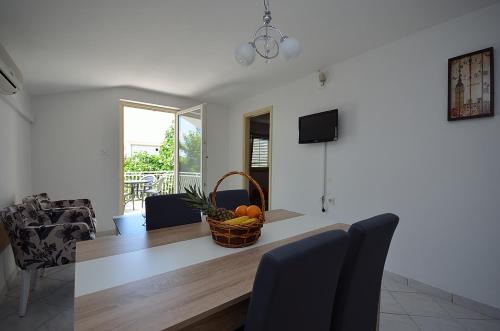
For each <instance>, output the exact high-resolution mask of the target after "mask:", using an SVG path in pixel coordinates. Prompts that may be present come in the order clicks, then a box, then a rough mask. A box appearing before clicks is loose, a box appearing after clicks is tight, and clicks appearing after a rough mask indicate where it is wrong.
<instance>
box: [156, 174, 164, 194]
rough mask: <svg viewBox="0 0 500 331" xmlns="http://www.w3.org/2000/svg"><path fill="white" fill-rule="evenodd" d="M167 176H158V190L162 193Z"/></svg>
mask: <svg viewBox="0 0 500 331" xmlns="http://www.w3.org/2000/svg"><path fill="white" fill-rule="evenodd" d="M165 179H166V178H165V176H160V178H158V181H157V182H156V190H157V191H158V192H159V193H160V194H163V192H164V191H165V188H164V186H165Z"/></svg>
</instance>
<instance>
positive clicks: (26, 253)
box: [13, 222, 91, 269]
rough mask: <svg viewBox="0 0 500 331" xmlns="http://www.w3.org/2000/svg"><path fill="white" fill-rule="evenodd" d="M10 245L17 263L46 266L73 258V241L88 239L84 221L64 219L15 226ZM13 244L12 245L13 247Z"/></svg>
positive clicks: (69, 260)
mask: <svg viewBox="0 0 500 331" xmlns="http://www.w3.org/2000/svg"><path fill="white" fill-rule="evenodd" d="M18 232H19V233H18V234H17V236H16V237H17V240H16V244H15V245H13V249H14V250H17V251H18V253H17V254H15V256H16V259H17V260H18V261H17V262H18V265H19V266H20V267H21V268H23V269H26V268H27V267H34V268H47V267H53V266H57V265H63V264H68V263H71V262H74V261H75V249H76V242H77V241H80V240H87V239H91V232H90V229H89V227H88V225H87V224H86V223H83V222H78V223H64V224H51V225H41V226H27V227H24V228H18ZM14 246H15V247H14Z"/></svg>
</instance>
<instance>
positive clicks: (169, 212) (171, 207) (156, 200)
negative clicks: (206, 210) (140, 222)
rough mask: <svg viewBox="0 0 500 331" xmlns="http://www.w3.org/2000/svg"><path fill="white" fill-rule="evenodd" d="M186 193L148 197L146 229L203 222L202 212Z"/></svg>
mask: <svg viewBox="0 0 500 331" xmlns="http://www.w3.org/2000/svg"><path fill="white" fill-rule="evenodd" d="M185 197H186V195H185V194H168V195H156V196H150V197H147V198H146V230H148V231H149V230H154V229H160V228H166V227H170V226H177V225H184V224H190V223H196V222H201V213H200V211H199V210H196V209H193V208H192V207H191V206H190V205H188V203H187V202H186V201H184V200H183V198H185Z"/></svg>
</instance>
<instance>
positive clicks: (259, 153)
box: [243, 107, 272, 210]
mask: <svg viewBox="0 0 500 331" xmlns="http://www.w3.org/2000/svg"><path fill="white" fill-rule="evenodd" d="M271 132H272V107H267V108H264V109H261V110H258V111H255V112H252V113H248V114H245V115H244V134H245V139H244V144H245V146H244V156H245V157H244V165H243V169H245V172H247V173H248V174H249V175H250V176H251V177H253V178H254V179H255V180H256V181H257V182H258V183H259V184H260V186H261V187H262V190H263V192H264V197H265V199H266V209H267V210H269V208H270V204H271V199H270V197H271V173H272V171H271V169H272V158H271V156H272V134H271ZM245 185H246V188H247V189H248V193H249V195H250V202H251V203H252V204H256V205H259V204H260V201H259V199H260V198H259V192H258V191H257V188H256V187H255V186H254V185H253V184H251V183H247V182H246V181H245Z"/></svg>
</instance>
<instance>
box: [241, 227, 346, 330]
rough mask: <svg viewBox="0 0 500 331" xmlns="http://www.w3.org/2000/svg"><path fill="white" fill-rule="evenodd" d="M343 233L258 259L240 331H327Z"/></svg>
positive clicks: (342, 251) (321, 236) (298, 243)
mask: <svg viewBox="0 0 500 331" xmlns="http://www.w3.org/2000/svg"><path fill="white" fill-rule="evenodd" d="M348 246H349V236H348V234H347V233H346V232H344V231H340V230H337V231H329V232H325V233H321V234H318V235H315V236H312V237H309V238H306V239H303V240H299V241H296V242H294V243H291V244H288V245H285V246H281V247H278V248H276V249H274V250H271V251H269V252H268V253H266V254H264V255H263V256H262V259H261V261H260V264H259V268H258V270H257V275H256V277H255V281H254V284H253V290H252V297H251V299H250V306H249V308H248V315H247V321H246V323H245V331H271V330H287V331H295V330H297V331H299V330H300V331H302V330H315V331H326V330H329V328H330V321H331V312H332V308H333V300H334V298H335V288H336V287H337V279H338V277H339V273H340V270H341V268H342V262H343V259H344V256H345V253H346V252H347V249H348Z"/></svg>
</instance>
